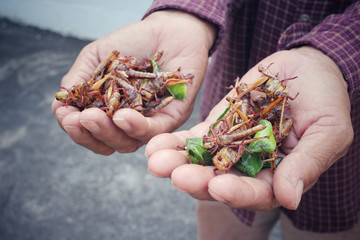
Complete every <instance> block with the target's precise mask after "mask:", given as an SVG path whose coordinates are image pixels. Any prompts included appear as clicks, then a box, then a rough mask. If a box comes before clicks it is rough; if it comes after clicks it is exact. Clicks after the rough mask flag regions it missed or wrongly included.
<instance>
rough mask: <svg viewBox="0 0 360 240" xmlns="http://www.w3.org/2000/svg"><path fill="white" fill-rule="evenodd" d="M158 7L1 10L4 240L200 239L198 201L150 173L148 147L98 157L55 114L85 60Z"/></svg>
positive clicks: (40, 3) (79, 2)
mask: <svg viewBox="0 0 360 240" xmlns="http://www.w3.org/2000/svg"><path fill="white" fill-rule="evenodd" d="M151 2H152V1H150V0H133V1H123V0H107V1H106V0H105V1H95V0H76V1H73V0H31V1H27V0H1V1H0V112H1V116H0V156H1V157H0V240H17V239H21V240H24V239H37V240H42V239H44V240H45V239H53V240H57V239H75V240H77V239H79V240H80V239H88V240H92V239H94V240H95V239H157V240H159V239H160V240H161V239H188V240H191V239H196V217H195V212H194V211H195V201H194V200H193V199H192V198H191V197H189V196H188V195H186V194H184V193H181V192H179V191H177V190H176V189H175V188H174V187H172V185H171V183H170V180H169V179H159V178H155V177H153V176H152V175H151V174H149V173H148V172H147V159H146V158H145V156H144V147H142V148H141V149H139V150H138V151H137V152H135V153H131V154H119V153H115V154H113V155H111V156H108V157H105V156H100V155H96V154H94V153H92V152H90V151H88V150H86V149H85V148H83V147H80V146H78V145H76V144H75V143H73V142H72V141H71V140H70V138H69V137H68V136H67V134H65V133H64V132H63V131H62V130H61V129H60V128H59V127H58V125H57V122H56V120H55V117H54V115H53V114H52V112H51V110H50V106H51V102H52V101H53V98H54V93H55V92H56V91H58V89H59V84H60V80H61V78H62V76H63V75H64V74H65V73H66V72H67V71H68V70H69V68H70V67H71V65H72V63H73V62H74V60H75V58H76V56H77V55H78V53H79V52H80V50H81V49H82V48H83V47H84V46H85V45H86V44H88V43H89V42H90V41H92V40H95V39H97V38H101V37H103V36H105V35H107V34H109V33H111V32H112V31H114V30H115V29H117V28H119V27H122V26H124V25H126V24H129V23H131V22H134V21H137V20H140V19H141V17H142V16H143V14H144V13H145V11H146V9H147V8H148V7H149V6H150V5H151ZM198 109H199V106H198V100H197V104H196V106H195V110H194V113H193V115H192V116H191V117H190V119H189V120H188V121H187V122H186V123H185V124H184V125H183V126H182V127H181V129H189V128H190V127H191V126H193V125H195V124H196V123H197V121H198V117H199V116H198ZM278 236H279V233H278V227H277V230H275V231H274V232H273V234H272V239H279V238H278Z"/></svg>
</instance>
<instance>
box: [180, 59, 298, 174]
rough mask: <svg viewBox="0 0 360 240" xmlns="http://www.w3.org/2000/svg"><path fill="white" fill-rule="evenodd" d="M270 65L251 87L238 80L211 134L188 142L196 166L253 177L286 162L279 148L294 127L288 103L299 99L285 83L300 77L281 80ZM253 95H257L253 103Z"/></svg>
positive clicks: (210, 130)
mask: <svg viewBox="0 0 360 240" xmlns="http://www.w3.org/2000/svg"><path fill="white" fill-rule="evenodd" d="M270 65H271V64H270ZM270 65H269V66H268V67H267V68H264V67H263V66H261V65H259V67H258V69H259V72H260V73H261V77H260V78H259V79H258V80H257V81H256V82H254V83H253V84H251V85H250V84H249V85H247V84H245V83H240V79H239V78H237V79H235V86H231V88H235V91H234V92H235V93H234V95H233V96H232V97H228V98H227V101H228V102H229V105H228V107H227V108H226V110H225V111H224V112H223V114H221V115H220V116H219V118H218V119H217V121H216V122H214V123H213V124H211V125H210V127H209V131H208V133H207V134H206V135H204V136H203V137H202V138H188V139H187V140H186V147H185V149H186V150H187V153H188V155H189V158H190V161H191V162H192V163H194V164H200V165H215V169H214V172H215V173H217V171H225V172H226V173H227V172H228V171H229V170H230V168H232V167H235V168H237V169H239V170H241V171H242V172H244V173H245V174H247V175H248V176H251V177H255V174H256V173H258V172H259V171H260V170H261V169H262V168H269V167H270V168H271V169H272V170H275V168H276V166H277V164H279V163H280V161H281V159H282V158H281V157H279V156H278V148H279V146H280V145H281V142H283V141H284V140H285V138H286V137H287V136H288V134H289V132H290V129H291V127H292V124H293V120H292V119H291V118H290V117H289V106H288V103H287V100H288V99H291V100H294V99H295V98H292V97H290V96H289V88H288V87H287V86H286V84H285V83H286V81H287V80H291V79H294V78H296V77H294V78H290V79H284V80H279V79H278V77H277V76H273V75H272V74H271V72H270V70H269V67H270ZM251 93H253V95H257V96H254V98H253V99H252V100H251V96H250V95H251ZM254 93H255V94H254ZM256 93H257V94H256ZM296 96H297V95H296ZM296 96H295V97H296Z"/></svg>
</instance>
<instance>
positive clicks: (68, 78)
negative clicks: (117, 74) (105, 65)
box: [61, 42, 106, 88]
mask: <svg viewBox="0 0 360 240" xmlns="http://www.w3.org/2000/svg"><path fill="white" fill-rule="evenodd" d="M97 54H98V50H97V46H96V42H92V43H90V44H88V45H86V46H85V47H84V48H83V49H82V50H81V51H80V53H79V55H78V57H77V58H76V60H75V62H74V64H73V65H72V66H71V68H70V70H69V72H68V73H67V74H65V75H64V77H63V78H62V80H61V86H62V87H65V88H71V87H72V86H73V85H75V84H77V83H78V82H81V81H88V80H90V79H91V77H92V72H93V70H95V68H96V66H97V65H98V64H99V63H100V61H101V59H103V58H105V57H106V56H103V58H101V59H100V58H99V57H98V55H97Z"/></svg>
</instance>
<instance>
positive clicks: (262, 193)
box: [146, 47, 353, 210]
mask: <svg viewBox="0 0 360 240" xmlns="http://www.w3.org/2000/svg"><path fill="white" fill-rule="evenodd" d="M270 63H274V64H273V65H272V66H271V67H270V69H271V71H272V72H273V73H274V74H275V73H279V79H285V78H289V77H293V76H298V78H297V79H295V80H292V81H288V82H287V85H288V86H289V88H290V96H295V95H296V94H297V93H299V95H298V97H297V98H296V99H295V100H294V101H291V100H289V104H290V111H291V115H292V118H293V120H294V125H293V128H292V130H291V133H290V135H289V137H288V138H287V139H286V141H285V142H284V143H283V144H282V146H281V150H282V152H283V153H284V154H285V155H286V157H285V158H284V159H283V161H282V163H281V164H280V165H279V166H278V168H277V169H276V171H275V173H272V172H271V171H270V170H263V171H261V172H260V173H259V174H257V176H256V178H250V177H247V176H241V174H239V173H238V172H235V171H234V172H230V173H229V174H222V175H217V176H215V175H214V173H213V168H214V167H203V166H199V165H192V164H188V163H189V160H188V157H187V156H186V153H185V152H183V151H176V147H177V146H184V145H185V139H186V138H189V137H201V136H203V135H204V134H205V133H206V132H207V131H208V128H209V125H210V124H211V123H213V122H215V120H216V118H217V117H218V116H219V115H220V114H221V113H222V112H223V111H224V109H225V108H226V107H227V102H226V101H225V99H223V100H222V101H221V102H220V103H219V104H218V105H217V106H216V107H215V108H214V109H213V110H212V111H211V113H210V114H209V116H208V118H207V119H206V120H205V121H204V122H202V123H199V124H198V125H196V126H194V127H193V128H191V129H190V130H188V131H181V132H175V133H172V134H168V133H167V134H161V135H158V136H156V137H154V138H153V139H152V140H151V141H150V142H149V143H148V145H147V147H146V155H147V156H148V158H149V162H148V169H149V171H150V172H151V173H153V174H154V175H155V176H158V177H170V178H171V181H172V183H173V184H174V186H175V187H176V188H178V189H179V190H180V191H183V192H186V193H188V194H190V195H191V196H193V197H194V198H196V199H199V200H216V201H219V202H223V203H225V204H227V205H229V206H231V207H239V208H248V209H254V210H270V209H273V208H275V207H278V206H280V205H281V206H284V207H285V208H288V209H296V208H297V206H298V204H299V202H300V200H301V195H302V194H303V193H304V192H306V191H307V190H308V189H310V188H311V187H312V186H313V185H314V183H315V182H316V181H317V179H318V178H319V176H320V175H321V174H322V173H323V172H324V171H326V170H327V169H328V168H329V167H330V166H331V165H332V164H333V163H334V162H335V161H337V160H338V159H339V158H340V157H342V156H344V154H345V153H346V152H347V150H348V148H349V146H350V144H351V143H352V140H353V129H352V125H351V119H350V101H349V97H348V93H347V84H346V82H345V80H344V79H343V76H342V74H341V72H340V70H339V69H338V67H337V66H336V64H335V63H334V62H333V61H332V60H331V59H330V58H328V57H327V56H325V55H324V54H323V53H322V52H320V51H318V50H316V49H313V48H311V47H301V48H298V49H293V50H289V51H280V52H277V53H275V54H273V55H270V56H269V57H267V58H265V59H264V60H262V61H261V62H260V63H259V64H262V65H264V66H268V65H269V64H270ZM259 77H260V73H259V72H258V70H257V66H255V67H254V68H252V69H250V70H249V72H248V73H247V74H246V75H245V76H244V77H243V78H242V81H243V82H246V83H251V82H254V81H256V80H257V79H258V78H259ZM314 146H315V147H314ZM170 157H171V161H169V158H170Z"/></svg>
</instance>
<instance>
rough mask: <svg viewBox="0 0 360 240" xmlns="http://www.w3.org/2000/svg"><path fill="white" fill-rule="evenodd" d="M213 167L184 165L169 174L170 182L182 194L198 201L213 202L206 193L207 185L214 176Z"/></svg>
mask: <svg viewBox="0 0 360 240" xmlns="http://www.w3.org/2000/svg"><path fill="white" fill-rule="evenodd" d="M213 169H214V167H211V166H209V167H204V166H200V165H196V164H186V165H182V166H179V167H177V168H176V169H174V171H173V172H172V174H171V182H172V183H173V185H174V186H175V187H176V188H177V189H179V190H180V191H182V192H185V193H188V194H190V195H191V196H192V197H194V198H196V199H199V200H213V198H212V197H211V195H210V194H209V192H208V183H209V181H210V180H211V178H213V177H214V176H215V174H214V171H213Z"/></svg>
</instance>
